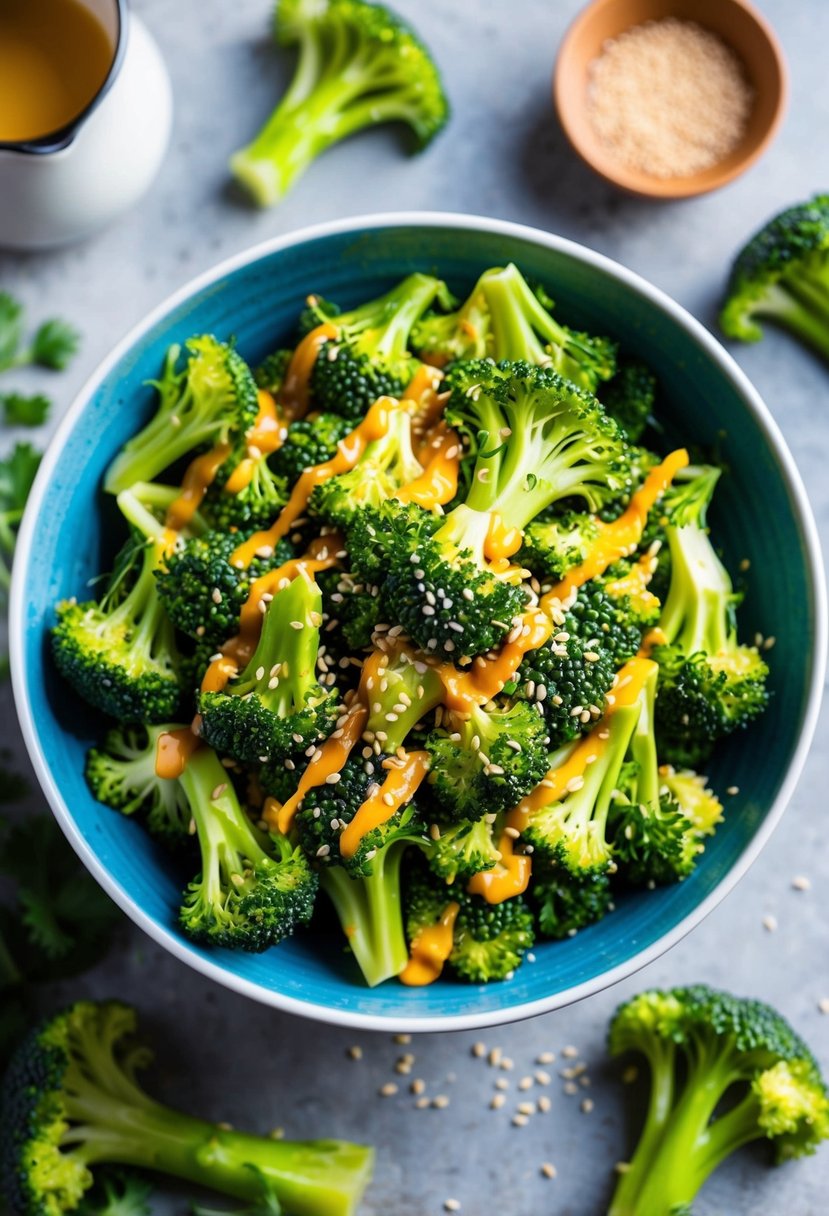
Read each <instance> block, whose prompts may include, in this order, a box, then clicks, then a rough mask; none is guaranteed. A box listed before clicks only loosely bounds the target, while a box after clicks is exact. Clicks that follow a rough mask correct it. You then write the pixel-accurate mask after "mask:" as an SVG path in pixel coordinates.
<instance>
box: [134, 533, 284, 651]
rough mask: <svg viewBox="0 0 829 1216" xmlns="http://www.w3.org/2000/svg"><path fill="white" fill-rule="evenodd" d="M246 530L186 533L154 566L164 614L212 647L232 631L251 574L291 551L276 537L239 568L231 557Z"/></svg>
mask: <svg viewBox="0 0 829 1216" xmlns="http://www.w3.org/2000/svg"><path fill="white" fill-rule="evenodd" d="M250 535H251V533H250V532H219V531H211V532H206V533H204V535H202V536H194V537H189V538H188V539H187V540H184V541H183V542H181V543H180V544H178V545H177V546H176V547H175V548H174V549H173V550H172V551H171V552H169V553H168V554H166V555H165V557H164V561H163V564H162V565H161V566H160V567H159V568H158V569H157V571H156V575H155V577H156V580H157V583H158V594H159V597H160V599H161V602H162V604H163V605H164V607H165V608H166V609H167V615H168V616H169V618H170V620H171V621H172V622H173V624H174V625H175V626H176V628H177V629H180V630H181V631H182V633H186V634H187V635H188V637H191V638H194V639H195V640H196V641H197V642H203V643H204V644H205V645H206V646H209V647H211V648H212V649H213V650H215V649H216V647H217V646H221V644H222V643H223V642H226V641H227V639H228V638H229V637H231V636H232V635H233V634H235V633H236V632H238V628H239V613H240V611H241V609H242V605H243V604H244V603H245V602H246V601H247V599H248V597H249V595H250V592H251V586H252V584H253V583H254V582H255V581H256V579H258V578H261V577H262V575H264V574H267V573H268V572H269V571H270V570H275V569H276V568H277V567H278V566H281V565H282V564H283V563H284V562H287V561H288V560H289V559H290V558H291V557H292V556H293V550H292V549H291V546H290V545H289V544H288V542H287V541H284V540H282V541H279V542H278V543H277V544H276V545H275V546H274V550H273V553H272V554H271V555H270V556H269V557H254V559H253V561H252V562H251V563H250V565H248V566H246V567H244V568H243V569H239V568H238V566H235V565H233V563H232V562H231V560H230V559H231V557H232V555H233V553H234V552H235V551H236V549H237V548H238V547H239V545H241V544H242V543H243V542H244V541H245V540H247V539H248V537H249V536H250Z"/></svg>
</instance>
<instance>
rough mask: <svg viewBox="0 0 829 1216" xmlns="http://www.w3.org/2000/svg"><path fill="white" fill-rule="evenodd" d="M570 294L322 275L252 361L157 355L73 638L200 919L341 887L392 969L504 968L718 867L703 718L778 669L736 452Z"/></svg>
mask: <svg viewBox="0 0 829 1216" xmlns="http://www.w3.org/2000/svg"><path fill="white" fill-rule="evenodd" d="M553 312H554V309H553V303H552V301H551V299H550V298H549V296H548V295H547V294H546V292H545V291H544V290H543V288H541V287H539V286H537V285H534V284H532V285H531V284H530V283H528V282H527V280H526V279H525V278H524V276H523V275H522V274H521V272H520V270H519V269H518V268H517V267H516V266H514V265H509V266H506V267H503V268H492V269H489V270H486V271H485V272H484V273H482V274H481V276H480V278H479V279H478V282H477V283H476V284H475V286H474V288H473V290H472V291H471V293H470V294H469V295H468V297H467V298H465V299H463V300H458V299H455V298H454V297H453V296H452V295H451V293H450V291H449V289H448V287H447V285H446V284H445V283H443V282H442V281H441V280H439V279H437V278H435V277H433V276H431V275H428V274H411V275H409V276H408V277H407V278H405V279H404V280H403V281H402V282H401V283H399V284H398V285H397V286H395V287H393V288H392V289H391V290H390V291H389V292H387V294H385V295H383V296H381V297H380V298H378V299H375V300H370V301H363V302H360V303H359V304H358V305H357V306H356V307H354V308H351V309H346V310H341V309H340V308H339V307H338V306H337V305H336V304H334V303H332V302H330V301H328V300H325V299H323V298H321V297H320V296H309V297H308V299H307V301H306V302H305V305H304V307H303V308H302V310H301V311H300V312H299V315H298V318H297V324H296V329H295V333H294V334H293V335H292V342H291V344H290V345H289V346H286V347H285V348H284V349H278V350H276V351H274V352H273V353H272V354H270V355H269V356H268V357H267V358H266V359H264V361H263V362H262V363H261V364H260V365H259V366H257V367H255V368H254V369H253V370H251V369H250V368H249V367H248V365H247V363H246V362H245V361H244V359H243V358H242V357H241V355H240V353H239V352H238V351H237V350H236V349H235V348H234V346H233V344H232V343H228V342H224V341H221V340H220V339H219V338H218V337H215V336H212V335H200V336H196V337H193V338H191V339H190V340H189V341H188V342H186V343H185V344H184V347H183V348H179V347H178V346H174V347H172V348H171V349H170V351H169V352H168V355H167V358H166V361H165V363H164V366H163V368H161V369H160V373H159V378H158V380H157V381H156V382H155V384H154V391H155V394H156V397H157V403H156V412H155V415H154V417H153V418H152V419H151V420H150V421H149V422H148V423H147V425H146V426H145V427H144V428H143V430H141V431H140V432H139V433H138V434H137V435H135V437H134V438H132V439H131V440H130V441H129V442H128V443H127V444H126V445H125V447H124V448H123V450H122V451H121V452H120V453H118V455H117V456H116V458H115V460H114V461H113V462H112V464H111V466H110V468H109V470H108V472H107V475H106V478H105V483H104V491H105V492H106V493H107V494H108V495H111V496H113V497H114V498H115V501H116V502H117V505H118V507H119V509H120V512H121V515H122V516H123V521H124V522H123V533H122V535H123V547H122V549H121V550H120V552H119V553H118V555H117V557H116V558H115V560H114V562H113V569H112V572H111V574H110V575H109V576H108V577H107V579H106V580H105V582H104V584H103V588H104V589H103V592H102V594H101V595H100V598H99V599H97V600H94V601H89V602H79V601H77V600H75V599H72V600H69V601H63V602H61V603H60V604H58V605H57V610H56V611H57V621H56V624H55V626H54V628H53V630H52V638H51V641H52V650H53V655H54V661H55V663H56V666H57V668H58V670H59V671H60V673H61V674H62V675H63V677H64V678H65V679H66V680H67V681H68V682H69V683H70V684H71V685H72V687H73V688H74V690H75V691H76V692H77V693H79V694H80V695H81V696H82V697H84V698H85V699H86V700H87V701H88V702H89V703H90V704H91V705H93V706H95V707H96V708H97V709H98V710H100V711H101V712H102V714H104V715H106V716H107V717H109V718H110V719H113V720H114V723H111V725H110V729H109V731H108V733H107V732H106V731H104V732H102V737H101V740H100V743H99V746H97V747H95V748H93V749H92V750H91V751H90V753H89V756H88V760H87V778H88V781H89V786H90V789H91V790H92V793H93V794H94V796H95V797H96V798H97V799H99V800H100V801H101V802H102V803H104V804H106V805H107V806H109V807H111V808H113V809H114V810H116V811H118V812H120V813H121V814H123V815H127V816H134V817H135V818H136V819H138V820H140V821H141V822H142V824H143V825H144V827H145V828H146V829H147V830H148V831H149V832H150V833H152V835H153V836H154V837H155V838H156V839H157V841H158V843H159V847H162V848H166V849H169V850H171V851H172V852H173V853H174V856H175V858H176V859H177V864H178V865H179V866H180V868H181V873H182V885H183V887H184V891H183V895H182V900H181V907H180V909H179V910H178V911H177V912H176V910H174V909H171V917H172V916H174V915H177V917H178V924H179V927H180V929H181V931H182V932H183V933H184V934H185V935H187V937H189V938H190V939H192V940H193V941H195V942H198V943H201V944H203V945H208V946H209V945H217V946H223V947H227V948H230V949H240V950H255V951H260V950H265V949H267V948H269V947H270V946H273V945H276V944H277V943H279V942H280V941H282V940H283V939H284V938H286V937H287V936H289V935H290V934H293V933H294V932H295V931H297V930H300V929H302V928H303V927H304V926H306V925H308V923H309V922H310V920H311V917H312V915H315V916H316V915H319V916H326V915H327V916H329V917H333V916H336V918H337V919H338V920H339V923H340V925H341V927H342V931H343V934H344V942H347V944H348V947H349V948H350V951H351V954H352V955H353V959H354V963H355V978H356V977H357V975H358V971H357V968H359V972H360V973H361V974H362V977H363V979H364V981H365V982H366V983H368V984H369V985H376V984H379V983H381V982H383V981H386V980H389V979H391V978H393V977H398V978H399V979H400V980H401V981H402V982H403V983H404V984H408V985H420V984H427V983H431V982H432V981H434V980H437V979H438V978H439V977H440V976H441V975H443V974H451V975H452V976H453V977H454V978H455V979H457V980H462V981H466V982H469V983H474V984H478V983H486V982H489V981H494V980H504V979H507V978H509V977H511V976H512V974H513V972H514V971H515V969H516V968H517V967H518V966H519V965H520V963H521V961H522V958H523V957H524V956H525V954H526V953H527V951H528V950H530V949H531V948H532V946H533V944H534V942H535V941H536V940H538V939H539V938H546V939H562V938H566V937H568V936H571V935H572V934H574V933H576V932H577V931H579V930H581V929H583V928H585V927H586V926H588V925H590V924H591V923H593V922H595V921H597V920H598V919H599V918H601V917H603V916H605V915H606V914H608V913H609V912H611V911H612V909H613V906H614V900H615V898H616V897H617V894H618V893H619V892H620V891H622V890H624V889H630V888H637V887H638V888H642V887H644V888H650V887H653V886H654V885H657V884H664V883H673V882H677V881H681V880H682V879H683V878H685V877H687V876H688V875H689V874H690V873H691V872H692V870H693V869H694V867H695V866H696V865H697V863H698V861H699V858H700V856H701V854H702V853H703V850H704V848H705V842H706V838H707V837H709V836H710V835H711V834H712V833H713V832H714V831H715V830H716V828H717V825H718V823H719V821H720V819H721V817H722V805H721V802H720V800H719V798H718V797H717V794H716V793H715V792H714V791H713V790H711V789H710V788H709V784H708V781H707V779H706V776H705V770H706V766H707V762H708V760H709V757H710V755H711V752H712V749H713V748H714V747H715V746H716V744H717V742H718V740H720V739H721V738H722V737H723V736H725V735H727V734H729V733H730V732H732V731H734V730H736V729H738V728H743V727H745V726H746V725H747V724H748V723H750V722H751V720H752V719H753V718H755V717H756V716H757V715H758V714H760V713H761V712H762V711H763V709H764V708H765V706H766V703H767V700H768V692H767V688H766V680H767V674H768V671H767V666H766V663H765V660H764V658H763V657H762V656H761V654H760V653H759V652H758V650H757V648H756V647H753V646H748V645H744V644H741V642H740V641H739V640H738V633H737V627H736V620H735V609H736V606H737V603H738V596H737V595H736V594H735V591H734V588H733V585H732V581H731V578H730V577H729V574H728V572H727V570H726V569H725V567H724V565H723V563H722V560H721V559H720V557H719V556H718V552H717V547H716V538H713V539H712V538H711V537H710V536H709V529H708V525H707V522H706V513H707V511H708V508H709V504H710V502H711V500H712V497H713V495H714V493H715V492H716V488H717V484H718V480H719V478H720V473H721V471H720V469H719V468H717V467H715V466H714V465H713V464H706V465H702V464H692V463H691V461H690V458H689V455H688V452H687V451H686V450H685V449H684V448H681V449H677V450H673V451H655V450H652V446H651V444H653V445H658V439H659V436H660V431H659V428H658V425H655V422H657V421H658V386H657V383H656V379H655V377H654V375H653V373H652V372H651V370H650V369H649V368H648V367H647V366H645V365H644V364H642V363H641V362H638V361H636V360H633V359H630V358H627V357H625V356H624V355H623V354H621V353H620V352H619V351H618V350H617V348H616V345H615V344H614V343H613V342H612V341H610V340H609V339H607V338H605V337H601V336H596V335H593V334H588V333H581V332H577V331H576V330H574V329H572V328H569V327H568V326H567V325H566V324H564V323H563V322H562V321H561V320H559V319H558V318H557V317H554V315H553ZM188 880H189V881H188ZM185 884H186V885H185Z"/></svg>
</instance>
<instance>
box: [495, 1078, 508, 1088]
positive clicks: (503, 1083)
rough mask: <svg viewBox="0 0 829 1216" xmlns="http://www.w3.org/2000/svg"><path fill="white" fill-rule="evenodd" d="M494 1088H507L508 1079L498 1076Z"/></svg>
mask: <svg viewBox="0 0 829 1216" xmlns="http://www.w3.org/2000/svg"><path fill="white" fill-rule="evenodd" d="M495 1088H496V1089H509V1081H508V1080H507V1078H506V1077H499V1078H498V1080H497V1081H496V1082H495Z"/></svg>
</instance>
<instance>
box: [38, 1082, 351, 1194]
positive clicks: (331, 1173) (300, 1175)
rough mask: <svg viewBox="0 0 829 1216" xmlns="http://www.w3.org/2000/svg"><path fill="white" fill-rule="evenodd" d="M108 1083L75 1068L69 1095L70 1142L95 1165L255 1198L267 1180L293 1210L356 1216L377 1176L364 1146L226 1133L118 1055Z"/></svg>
mask: <svg viewBox="0 0 829 1216" xmlns="http://www.w3.org/2000/svg"><path fill="white" fill-rule="evenodd" d="M104 1064H105V1065H106V1062H104ZM104 1081H105V1082H107V1081H111V1082H112V1085H111V1089H110V1090H108V1091H103V1090H102V1088H101V1085H100V1082H98V1081H96V1080H95V1079H93V1080H89V1079H88V1078H87V1077H86V1076H85V1075H84V1073H83V1072H82V1071H81V1070H80V1069H77V1070H73V1076H72V1086H71V1089H69V1091H68V1096H67V1100H66V1106H67V1114H68V1116H69V1118H70V1119H71V1120H73V1121H74V1122H77V1123H78V1124H80V1126H79V1127H78V1129H77V1131H73V1130H72V1129H71V1128H70V1130H69V1131H67V1132H65V1133H64V1136H63V1139H62V1144H63V1145H65V1146H66V1147H68V1148H71V1146H72V1144H73V1142H77V1143H78V1144H79V1145H80V1146H81V1147H79V1148H78V1150H77V1151H78V1154H79V1156H80V1157H81V1158H82V1160H83V1161H84V1162H85V1163H86V1164H87V1165H93V1166H94V1165H103V1164H107V1163H109V1164H117V1165H123V1166H132V1167H134V1168H137V1169H148V1170H155V1171H158V1172H159V1173H162V1174H169V1175H171V1176H172V1177H175V1178H179V1179H181V1180H182V1181H184V1182H189V1183H192V1184H193V1185H196V1186H205V1187H210V1188H211V1189H213V1190H216V1191H220V1192H222V1193H223V1194H225V1195H231V1196H233V1197H234V1198H236V1199H240V1200H244V1201H247V1202H254V1201H256V1200H258V1199H260V1198H261V1195H262V1188H263V1185H265V1186H267V1187H268V1188H269V1189H270V1190H272V1191H273V1193H274V1194H275V1195H276V1198H277V1200H278V1201H279V1203H280V1204H282V1205H283V1206H284V1208H285V1210H286V1212H290V1213H291V1214H292V1216H352V1213H353V1212H354V1211H355V1208H356V1206H357V1204H358V1203H359V1201H360V1198H361V1196H362V1193H363V1191H364V1189H365V1187H366V1185H367V1183H368V1181H369V1178H370V1173H371V1165H372V1151H371V1149H369V1148H366V1147H363V1146H362V1145H356V1144H347V1143H344V1142H342V1141H338V1140H325V1141H318V1142H314V1141H288V1140H282V1141H279V1140H265V1139H263V1138H261V1137H258V1136H251V1135H247V1134H245V1133H244V1132H237V1131H225V1130H223V1129H221V1128H218V1127H216V1126H215V1125H214V1124H211V1123H208V1122H206V1121H205V1120H202V1119H195V1118H193V1117H192V1116H189V1115H183V1114H180V1113H179V1112H177V1111H174V1110H170V1109H168V1108H167V1107H165V1106H162V1105H161V1104H160V1103H157V1102H154V1101H152V1100H151V1099H149V1098H148V1097H147V1096H146V1095H145V1094H144V1093H143V1091H142V1090H141V1089H140V1088H139V1087H138V1086H135V1085H133V1084H131V1083H130V1082H129V1081H128V1079H127V1078H126V1077H125V1076H124V1075H123V1074H122V1073H121V1072H120V1070H119V1069H118V1068H117V1065H115V1063H114V1061H112V1062H111V1067H109V1068H106V1073H105V1076H104Z"/></svg>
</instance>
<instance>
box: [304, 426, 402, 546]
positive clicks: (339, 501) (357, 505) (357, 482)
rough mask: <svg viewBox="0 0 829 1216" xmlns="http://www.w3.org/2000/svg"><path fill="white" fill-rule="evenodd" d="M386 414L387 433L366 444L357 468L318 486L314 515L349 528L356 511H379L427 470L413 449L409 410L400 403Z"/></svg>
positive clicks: (313, 496)
mask: <svg viewBox="0 0 829 1216" xmlns="http://www.w3.org/2000/svg"><path fill="white" fill-rule="evenodd" d="M385 414H386V416H387V419H388V425H387V426H386V429H385V433H384V434H383V435H382V436H381V437H380V438H378V439H372V440H371V441H370V442H369V443H368V444H367V445H366V448H365V450H364V452H363V454H362V455H361V456H360V458H359V460H358V461H357V463H356V464H355V465H354V467H353V468H351V469H349V471H348V472H347V473H339V474H338V475H337V476H335V477H329V478H328V480H327V481H324V482H322V484H320V485H318V486H316V487H315V488H314V490H313V492H312V494H311V497H310V499H309V500H308V510H309V512H310V513H311V514H312V515H314V516H317V517H318V518H320V519H323V520H325V521H326V522H327V523H330V524H334V525H336V526H337V527H339V528H344V527H347V526H348V523H349V521H350V520H351V519H352V518H353V517H354V515H355V514H357V513H358V512H360V511H362V510H364V509H366V508H368V509H369V510H372V511H376V510H377V509H378V508H380V507H381V506H382V505H383V503H385V502H386V501H387V500H388V499H390V498H393V497H394V495H395V494H396V493H397V492H398V490H400V489H402V487H403V486H405V485H408V484H409V482H412V481H414V480H415V479H416V478H418V477H419V476H420V474H421V473H422V472H423V467H422V465H421V464H420V462H419V461H418V460H417V458H416V457H415V454H414V452H413V450H412V420H411V415H410V414H409V412H408V410H407V409H406V408H405V407H403V406H399V407H396V408H390V409H388V410H387V411H385Z"/></svg>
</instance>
